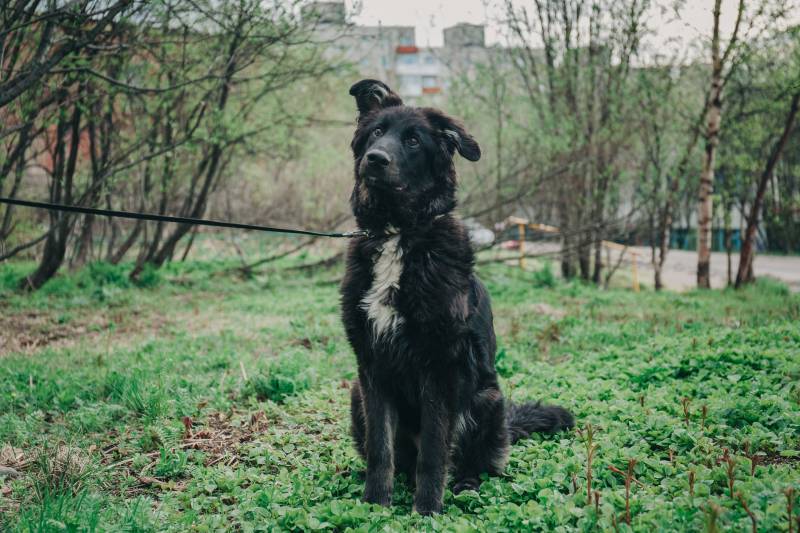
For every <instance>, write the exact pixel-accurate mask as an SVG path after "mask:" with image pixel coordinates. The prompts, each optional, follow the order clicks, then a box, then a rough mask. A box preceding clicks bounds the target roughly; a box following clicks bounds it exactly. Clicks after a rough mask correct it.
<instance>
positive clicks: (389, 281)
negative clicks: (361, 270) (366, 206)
mask: <svg viewBox="0 0 800 533" xmlns="http://www.w3.org/2000/svg"><path fill="white" fill-rule="evenodd" d="M402 273H403V249H402V248H401V247H400V235H395V236H393V237H390V238H389V239H387V240H386V242H385V243H384V244H383V247H382V248H381V250H380V252H378V255H377V256H376V258H375V262H374V263H373V265H372V277H373V279H372V286H371V287H370V288H369V290H368V291H367V293H366V294H365V295H364V298H363V299H362V300H361V309H363V310H364V311H366V313H367V317H368V318H369V320H370V322H372V330H373V334H374V336H375V338H376V339H377V338H378V337H380V336H381V335H385V334H387V333H393V332H394V330H395V329H396V328H397V326H399V325H400V324H402V323H403V317H402V316H400V313H398V312H397V309H396V308H395V307H394V306H393V305H392V303H393V302H392V297H393V293H394V292H395V291H396V290H397V289H399V288H400V274H402Z"/></svg>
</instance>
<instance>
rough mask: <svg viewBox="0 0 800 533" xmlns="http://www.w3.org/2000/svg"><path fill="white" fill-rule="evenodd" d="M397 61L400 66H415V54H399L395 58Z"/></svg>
mask: <svg viewBox="0 0 800 533" xmlns="http://www.w3.org/2000/svg"><path fill="white" fill-rule="evenodd" d="M397 61H398V63H400V64H401V65H416V64H417V54H401V55H398V56H397Z"/></svg>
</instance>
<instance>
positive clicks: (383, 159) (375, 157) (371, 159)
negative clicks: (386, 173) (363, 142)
mask: <svg viewBox="0 0 800 533" xmlns="http://www.w3.org/2000/svg"><path fill="white" fill-rule="evenodd" d="M391 161H392V160H391V158H390V157H389V154H387V153H386V152H384V151H383V150H370V151H369V152H367V163H369V164H370V165H380V166H382V167H385V166H388V165H389V163H390V162H391Z"/></svg>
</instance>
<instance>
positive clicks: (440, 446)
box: [414, 391, 450, 515]
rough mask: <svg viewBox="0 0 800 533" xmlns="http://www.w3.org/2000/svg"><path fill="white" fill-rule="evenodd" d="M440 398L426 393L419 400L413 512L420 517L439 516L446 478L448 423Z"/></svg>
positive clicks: (444, 403)
mask: <svg viewBox="0 0 800 533" xmlns="http://www.w3.org/2000/svg"><path fill="white" fill-rule="evenodd" d="M447 413H448V411H447V407H446V402H445V399H444V398H443V397H441V396H440V395H437V394H435V393H432V392H428V391H426V393H424V397H423V401H422V412H421V415H422V420H421V427H420V443H419V453H418V454H417V476H416V477H417V492H416V494H415V495H414V510H415V511H417V512H418V513H420V514H423V515H430V514H433V513H440V512H441V511H442V499H443V498H444V485H445V480H446V477H447V460H448V453H449V448H450V447H449V441H450V432H449V427H450V421H449V420H448V414H447Z"/></svg>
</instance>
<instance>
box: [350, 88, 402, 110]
mask: <svg viewBox="0 0 800 533" xmlns="http://www.w3.org/2000/svg"><path fill="white" fill-rule="evenodd" d="M350 94H351V95H352V96H354V97H355V99H356V105H357V106H358V119H359V120H361V118H362V117H364V116H365V115H368V114H369V113H371V112H373V111H375V110H377V109H383V108H384V107H391V106H398V105H403V100H402V98H400V97H399V96H398V95H397V93H395V92H394V91H393V90H391V89H390V88H389V86H388V85H386V84H385V83H383V82H382V81H378V80H361V81H360V82H358V83H356V84H355V85H353V86H352V87H350Z"/></svg>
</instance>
